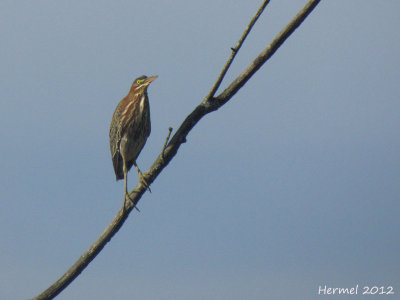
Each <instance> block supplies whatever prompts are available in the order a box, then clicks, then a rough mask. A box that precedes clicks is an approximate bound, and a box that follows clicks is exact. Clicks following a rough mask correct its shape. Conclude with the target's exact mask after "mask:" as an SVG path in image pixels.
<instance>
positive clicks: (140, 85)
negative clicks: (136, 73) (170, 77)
mask: <svg viewBox="0 0 400 300" xmlns="http://www.w3.org/2000/svg"><path fill="white" fill-rule="evenodd" d="M157 77H158V76H157V75H155V76H151V77H147V76H145V75H143V76H140V77H138V78H136V79H135V80H134V81H133V83H132V87H131V92H132V91H136V92H137V91H145V90H146V89H147V87H148V85H149V84H150V83H151V82H152V81H153V80H155V79H156V78H157Z"/></svg>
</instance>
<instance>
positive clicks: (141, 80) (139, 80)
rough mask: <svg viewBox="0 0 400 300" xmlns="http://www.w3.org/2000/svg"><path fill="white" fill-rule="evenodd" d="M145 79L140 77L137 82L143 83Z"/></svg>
mask: <svg viewBox="0 0 400 300" xmlns="http://www.w3.org/2000/svg"><path fill="white" fill-rule="evenodd" d="M143 81H144V79H138V80H136V83H137V84H142V83H143Z"/></svg>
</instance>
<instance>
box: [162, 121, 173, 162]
mask: <svg viewBox="0 0 400 300" xmlns="http://www.w3.org/2000/svg"><path fill="white" fill-rule="evenodd" d="M172 129H173V128H172V127H168V135H167V138H166V139H165V143H164V147H163V148H162V151H161V157H162V158H163V159H164V152H165V148H167V145H168V141H169V138H170V136H171V133H172Z"/></svg>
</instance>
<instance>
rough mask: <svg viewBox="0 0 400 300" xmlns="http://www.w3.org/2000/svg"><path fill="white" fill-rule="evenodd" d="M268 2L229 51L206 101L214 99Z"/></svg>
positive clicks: (262, 5) (266, 1)
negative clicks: (229, 53)
mask: <svg viewBox="0 0 400 300" xmlns="http://www.w3.org/2000/svg"><path fill="white" fill-rule="evenodd" d="M269 1H270V0H265V1H264V2H263V3H262V4H261V6H260V8H259V9H258V11H257V12H256V14H255V15H254V16H253V18H252V19H251V21H250V23H249V25H247V28H246V30H245V31H244V32H243V34H242V36H241V37H240V39H239V41H238V42H237V44H236V46H235V47H232V48H231V50H232V52H231V55H230V57H229V58H228V60H227V61H226V63H225V66H224V67H223V68H222V71H221V73H220V74H219V76H218V79H217V81H216V82H215V83H214V85H213V87H212V88H211V90H210V92H209V93H208V95H207V97H206V99H211V98H212V97H214V95H215V93H216V92H217V90H218V88H219V86H220V85H221V83H222V80H223V79H224V77H225V74H226V72H228V69H229V67H230V66H231V64H232V62H233V59H234V58H235V56H236V54H237V53H238V52H239V49H240V47H242V45H243V42H244V40H245V39H246V37H247V36H248V34H249V33H250V30H251V29H252V28H253V26H254V24H255V23H256V22H257V19H258V17H259V16H260V15H261V14H262V12H263V11H264V8H265V7H266V6H267V5H268V3H269Z"/></svg>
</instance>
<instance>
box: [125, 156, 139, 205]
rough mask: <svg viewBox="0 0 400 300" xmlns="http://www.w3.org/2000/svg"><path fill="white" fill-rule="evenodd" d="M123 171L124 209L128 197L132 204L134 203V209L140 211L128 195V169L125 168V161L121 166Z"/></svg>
mask: <svg viewBox="0 0 400 300" xmlns="http://www.w3.org/2000/svg"><path fill="white" fill-rule="evenodd" d="M123 172H124V206H123V208H124V211H125V208H126V200H127V199H129V200H130V201H131V202H132V203H133V204H134V205H135V209H136V210H137V211H138V212H140V210H139V208H137V207H136V204H135V202H134V201H133V199H132V198H131V197H130V196H129V193H128V170H127V169H126V166H125V163H124V166H123Z"/></svg>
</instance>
